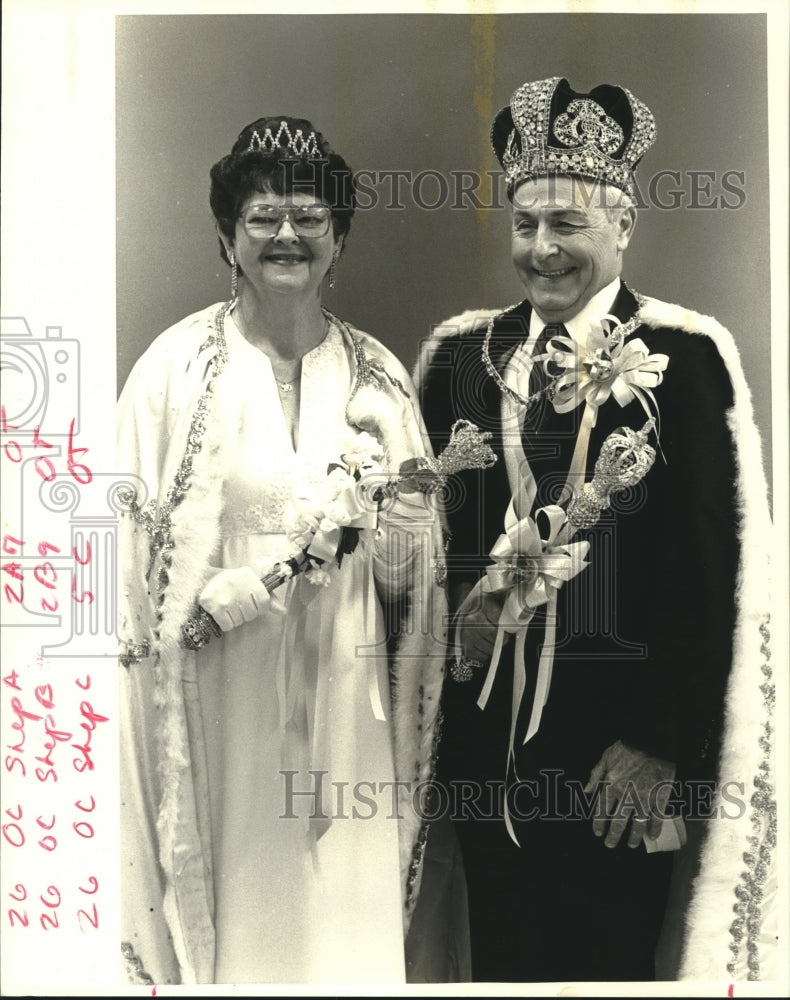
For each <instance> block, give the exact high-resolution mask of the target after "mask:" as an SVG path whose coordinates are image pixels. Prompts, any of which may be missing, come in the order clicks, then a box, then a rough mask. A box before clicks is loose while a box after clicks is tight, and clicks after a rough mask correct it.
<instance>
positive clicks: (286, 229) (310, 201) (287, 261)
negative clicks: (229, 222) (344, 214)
mask: <svg viewBox="0 0 790 1000" xmlns="http://www.w3.org/2000/svg"><path fill="white" fill-rule="evenodd" d="M316 204H321V205H322V206H323V208H325V209H327V210H328V206H326V205H323V203H321V202H318V203H317V202H316V198H315V195H311V194H308V193H306V192H300V191H294V192H292V193H290V194H274V193H273V192H254V193H253V194H252V195H250V197H249V198H247V200H246V201H245V202H244V204H243V205H242V206H241V211H240V212H239V218H238V219H237V220H236V231H235V239H234V242H233V244H232V245H230V246H227V249H228V250H229V251H230V250H232V251H233V253H234V254H235V255H236V260H237V262H238V265H239V267H240V268H241V270H242V272H243V273H244V276H245V278H246V280H247V281H249V282H251V284H252V285H253V286H254V287H255V288H256V289H257V290H259V291H268V292H276V293H282V294H291V295H293V294H302V295H308V296H309V295H312V294H319V290H320V287H321V282H322V281H323V279H324V276H325V275H326V273H327V271H328V270H329V266H330V264H331V263H332V257H333V255H334V253H335V251H336V249H337V247H338V245H339V243H340V240H336V239H335V235H334V231H333V228H332V220H331V218H330V219H329V224H328V228H327V231H326V232H325V233H323V234H321V235H319V236H314V235H306V234H305V233H304V232H298V231H297V229H296V228H295V223H294V212H293V211H291V212H287V213H286V214H283V215H282V216H281V217H280V219H279V224H278V226H277V228H276V231H275V232H274V233H273V234H272V235H270V236H250V234H249V233H248V231H247V226H245V223H244V219H245V218H250V217H251V215H254V214H255V213H254V212H252V213H251V212H250V210H251V209H255V208H259V209H261V210H262V211H263V212H266V210H267V209H268V210H269V212H271V211H275V212H276V211H277V210H279V209H281V208H290V209H294V210H296V214H297V215H298V210H299V209H300V208H305V207H307V206H314V205H316Z"/></svg>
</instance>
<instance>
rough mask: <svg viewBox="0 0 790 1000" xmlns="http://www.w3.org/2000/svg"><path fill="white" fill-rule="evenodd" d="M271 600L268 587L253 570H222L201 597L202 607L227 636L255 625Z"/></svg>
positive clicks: (241, 568)
mask: <svg viewBox="0 0 790 1000" xmlns="http://www.w3.org/2000/svg"><path fill="white" fill-rule="evenodd" d="M270 600H271V598H270V595H269V592H268V590H267V589H266V587H264V585H263V584H262V583H261V581H260V580H259V579H258V577H257V576H256V575H255V573H254V572H253V570H251V569H250V567H249V566H240V567H239V568H238V569H222V570H220V571H219V572H218V573H217V574H216V576H213V577H212V578H211V579H210V580H209V582H208V583H207V584H206V586H205V587H204V588H203V590H202V592H201V594H200V596H199V597H198V604H200V606H201V607H202V608H205V610H206V611H208V613H209V614H210V615H211V617H212V618H213V619H214V621H215V622H216V623H217V625H219V627H220V628H221V629H222V631H223V632H230V630H231V629H232V628H236V627H237V626H238V625H243V624H244V622H249V621H252V620H253V618H257V617H258V615H259V614H260V613H261V612H262V611H263V609H264V607H265V606H266V605H267V604H268V603H269V601H270Z"/></svg>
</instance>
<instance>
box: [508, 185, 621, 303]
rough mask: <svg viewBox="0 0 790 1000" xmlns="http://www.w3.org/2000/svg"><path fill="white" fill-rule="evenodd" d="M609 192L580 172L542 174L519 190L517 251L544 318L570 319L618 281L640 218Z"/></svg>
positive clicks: (515, 224)
mask: <svg viewBox="0 0 790 1000" xmlns="http://www.w3.org/2000/svg"><path fill="white" fill-rule="evenodd" d="M605 199H606V191H605V190H604V188H602V187H601V186H600V185H597V184H594V183H593V182H592V181H588V182H587V183H586V184H585V182H584V181H582V180H580V179H579V178H574V177H556V176H552V177H539V178H537V179H536V180H530V181H525V182H524V183H523V184H521V185H519V187H518V188H517V189H516V191H515V192H514V194H513V230H512V242H511V256H512V258H513V264H514V266H515V268H516V271H517V272H518V275H519V277H520V278H521V281H522V283H523V284H524V287H525V288H526V291H527V299H528V300H529V301H530V303H531V304H532V306H533V308H534V309H535V311H536V312H537V313H538V315H539V316H540V318H541V319H542V320H543V321H544V323H564V322H566V321H567V320H569V319H572V318H573V317H574V316H576V315H577V314H578V313H579V312H581V310H582V309H583V308H584V307H585V306H586V305H587V303H588V302H589V301H590V299H591V298H592V297H593V296H594V295H595V294H596V293H597V292H599V291H600V290H601V289H602V288H605V287H606V285H608V284H609V283H610V282H611V281H613V280H614V279H615V278H616V277H617V276H618V275H619V274H620V271H621V269H622V254H623V251H624V250H625V248H626V247H627V246H628V242H629V240H630V238H631V234H632V232H633V229H634V225H635V222H636V212H635V210H634V209H633V207H630V206H629V207H622V206H620V207H614V208H609V207H607V202H606V200H605Z"/></svg>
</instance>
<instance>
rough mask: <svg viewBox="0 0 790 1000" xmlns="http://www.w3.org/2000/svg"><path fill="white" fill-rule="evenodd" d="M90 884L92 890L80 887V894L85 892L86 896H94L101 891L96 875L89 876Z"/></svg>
mask: <svg viewBox="0 0 790 1000" xmlns="http://www.w3.org/2000/svg"><path fill="white" fill-rule="evenodd" d="M88 882H89V883H90V885H91V888H90V889H83V888H82V886H79V887H78V888H79V890H80V892H84V893H85V895H86V896H92V895H93V894H94V892H98V891H99V880H98V879H97V878H96V876H95V875H89V876H88Z"/></svg>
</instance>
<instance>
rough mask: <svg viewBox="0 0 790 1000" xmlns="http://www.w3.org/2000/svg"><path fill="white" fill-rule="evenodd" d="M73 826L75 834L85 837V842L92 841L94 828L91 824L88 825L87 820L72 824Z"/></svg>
mask: <svg viewBox="0 0 790 1000" xmlns="http://www.w3.org/2000/svg"><path fill="white" fill-rule="evenodd" d="M71 825H72V827H73V828H74V832H75V833H78V834H79V835H80V836H81V837H84V838H85V840H90V839H91V837H92V836H93V827H92V826H91V825H90V823H86V822H85V820H80V822H79V823H72V824H71ZM84 831H87V832H84Z"/></svg>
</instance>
